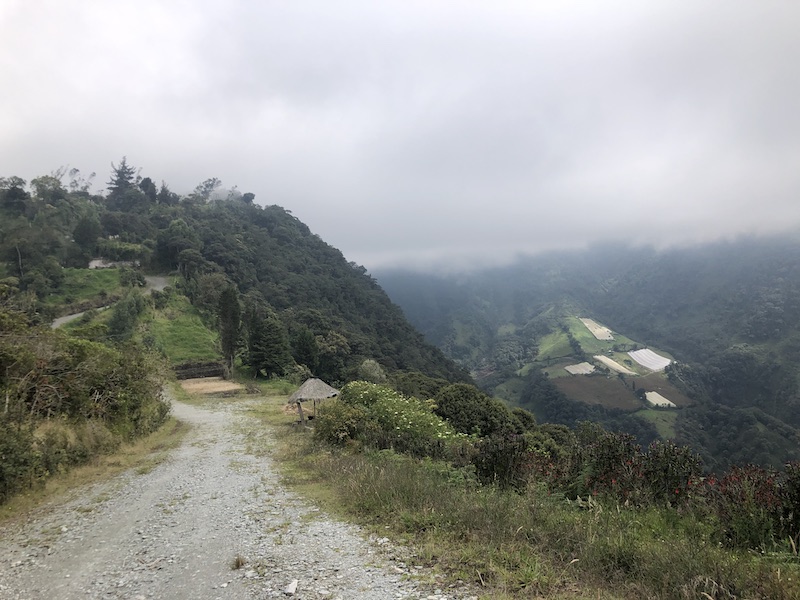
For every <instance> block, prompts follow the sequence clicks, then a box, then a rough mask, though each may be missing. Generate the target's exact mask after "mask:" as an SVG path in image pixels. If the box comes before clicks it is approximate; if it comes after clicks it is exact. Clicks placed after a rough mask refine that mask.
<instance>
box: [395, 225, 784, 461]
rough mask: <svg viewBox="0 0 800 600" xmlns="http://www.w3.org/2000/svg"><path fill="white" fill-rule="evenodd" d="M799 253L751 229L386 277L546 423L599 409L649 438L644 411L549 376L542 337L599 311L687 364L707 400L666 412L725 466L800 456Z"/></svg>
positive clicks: (673, 373)
mask: <svg viewBox="0 0 800 600" xmlns="http://www.w3.org/2000/svg"><path fill="white" fill-rule="evenodd" d="M798 258H800V242H798V240H797V239H796V238H794V237H781V238H769V239H767V238H764V239H760V238H752V239H751V238H748V239H740V240H737V241H735V242H722V243H717V244H710V245H706V246H701V247H694V248H687V249H680V250H670V251H663V252H657V251H655V250H653V249H648V248H629V247H626V246H604V247H595V248H591V249H589V250H586V251H580V252H569V253H557V254H551V255H546V256H539V257H534V258H529V259H526V260H520V261H519V262H517V263H516V264H514V265H512V266H509V267H505V268H501V269H495V270H491V271H483V272H477V273H473V274H467V275H459V276H442V277H438V276H431V275H416V274H411V273H397V272H395V273H382V274H380V275H379V279H380V282H381V285H382V286H384V288H385V289H387V291H388V293H389V294H390V296H391V297H392V298H393V299H394V300H395V301H396V302H397V303H398V304H400V305H401V307H402V308H403V310H404V311H405V313H406V315H407V316H408V317H409V319H410V320H411V321H412V323H414V324H415V325H416V326H417V327H419V328H420V330H421V331H423V332H424V333H425V335H426V336H427V337H428V339H430V340H431V341H432V342H434V343H436V344H437V345H438V346H439V347H440V348H442V349H443V350H444V352H445V353H446V354H448V355H449V356H451V357H453V358H454V359H455V360H457V361H458V362H459V363H460V364H461V365H463V366H464V367H466V368H468V369H470V370H471V371H472V372H473V374H474V375H475V377H476V379H477V381H478V382H479V384H480V385H481V386H482V387H483V388H484V389H486V390H487V391H491V392H492V393H494V394H496V395H499V396H503V397H506V398H507V399H509V400H511V401H512V402H516V403H518V404H520V405H523V406H526V407H530V408H533V409H534V410H535V412H536V413H537V415H538V416H539V417H540V418H541V419H546V420H553V421H557V422H566V423H570V424H571V423H574V422H575V421H577V420H581V419H597V420H600V421H601V422H604V423H606V424H608V425H610V426H612V427H613V426H621V427H622V428H624V429H626V430H628V431H632V432H634V433H637V434H638V435H640V439H643V440H646V439H647V434H646V432H643V431H641V430H640V429H639V427H640V424H632V423H631V420H630V419H631V417H633V418H636V417H637V416H640V415H641V413H637V415H627V416H626V415H622V414H619V412H618V411H616V412H615V411H613V410H612V411H611V413H613V414H609V411H608V410H606V409H604V408H603V407H598V406H593V405H587V404H586V403H585V402H573V401H570V400H569V399H568V398H567V397H566V396H565V395H564V393H562V392H561V391H560V390H559V389H557V387H556V386H555V385H554V384H553V381H552V380H551V379H550V378H549V377H543V369H544V367H545V366H546V362H545V361H543V360H542V358H543V356H542V354H543V352H549V350H550V349H549V348H542V343H543V341H544V343H545V344H547V343H549V342H550V341H551V340H552V339H553V332H558V331H559V328H560V327H561V325H562V324H563V323H564V319H565V318H567V317H569V316H588V317H593V318H595V319H597V320H599V321H601V322H603V323H604V324H605V325H607V326H608V327H610V328H612V329H613V330H614V331H615V332H619V333H621V334H624V335H625V336H627V338H630V339H633V340H636V342H638V343H639V344H641V345H643V346H654V347H658V348H661V349H662V350H663V351H665V352H667V353H669V354H670V355H672V356H673V357H674V358H675V360H676V362H675V364H674V365H673V366H672V368H671V369H670V370H669V372H670V380H671V381H672V383H673V384H675V385H677V386H679V387H680V388H681V391H682V392H683V393H685V394H686V395H687V396H689V397H690V398H691V399H692V400H693V402H694V403H693V405H692V406H687V407H684V408H682V409H680V410H678V411H676V412H675V413H674V414H675V416H674V417H664V416H663V415H662V416H661V417H659V419H660V420H661V421H663V420H664V419H666V418H669V419H671V421H670V423H669V427H668V428H667V429H668V430H669V431H668V433H669V434H670V437H674V438H676V439H677V440H678V441H680V442H683V443H688V444H691V445H692V446H694V447H695V448H697V449H698V450H699V451H700V452H701V454H702V455H703V457H704V459H705V461H706V464H707V465H708V466H709V467H711V468H719V469H723V468H727V467H728V466H729V465H730V464H731V463H743V462H751V461H752V462H758V463H763V464H773V465H778V464H781V463H783V462H784V461H786V460H788V459H792V458H795V457H796V452H797V450H796V449H797V443H798V435H797V429H796V428H797V426H798V425H799V424H800V421H798V416H797V415H798V414H800V413H798V411H797V407H798V397H800V391H799V390H800V388H798V376H799V375H800V369H798V358H799V357H800V354H799V353H800V350H798V349H800V261H798ZM566 353H567V354H571V353H572V350H571V349H569V348H568V349H567V352H566ZM575 356H577V354H575ZM620 418H622V420H623V421H625V422H620ZM643 434H644V435H643ZM653 434H654V432H653V430H652V429H651V431H650V434H649V435H653Z"/></svg>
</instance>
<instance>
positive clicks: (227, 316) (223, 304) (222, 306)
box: [217, 285, 242, 370]
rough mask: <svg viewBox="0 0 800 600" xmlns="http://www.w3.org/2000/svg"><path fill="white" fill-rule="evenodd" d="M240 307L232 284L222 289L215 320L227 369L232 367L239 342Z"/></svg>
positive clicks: (236, 292) (237, 294) (237, 293)
mask: <svg viewBox="0 0 800 600" xmlns="http://www.w3.org/2000/svg"><path fill="white" fill-rule="evenodd" d="M241 317H242V309H241V307H240V306H239V292H238V291H237V290H236V288H235V287H234V286H232V285H230V286H228V287H226V288H225V289H224V290H222V293H221V294H220V295H219V302H218V303H217V320H218V323H219V340H220V345H221V346H222V356H224V357H225V363H226V364H227V365H228V370H230V369H232V368H233V359H234V357H235V356H236V348H237V346H238V344H239V327H240V324H241Z"/></svg>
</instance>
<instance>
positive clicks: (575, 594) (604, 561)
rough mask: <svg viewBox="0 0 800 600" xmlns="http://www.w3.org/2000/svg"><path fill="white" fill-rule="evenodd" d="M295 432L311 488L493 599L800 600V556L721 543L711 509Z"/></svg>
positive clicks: (295, 456)
mask: <svg viewBox="0 0 800 600" xmlns="http://www.w3.org/2000/svg"><path fill="white" fill-rule="evenodd" d="M292 437H293V438H294V439H293V440H292V443H293V444H295V445H294V449H293V452H292V454H291V457H292V461H293V463H294V465H295V468H294V472H295V473H297V472H302V473H303V479H304V481H305V483H306V484H308V482H309V481H311V480H313V481H315V483H316V485H321V486H324V487H325V488H327V489H329V490H332V491H333V497H334V498H335V505H336V506H337V507H338V509H339V510H341V511H343V512H344V513H345V514H347V515H349V516H350V517H353V518H356V519H357V520H359V521H361V522H363V523H367V524H372V525H374V526H376V527H377V528H378V529H380V530H384V529H383V528H386V527H388V528H389V529H390V530H391V531H392V532H393V533H394V534H395V535H396V536H397V537H399V538H403V539H408V540H410V541H412V542H413V543H414V544H415V546H416V547H417V548H418V552H419V553H420V556H421V557H422V559H424V560H425V561H426V562H427V563H428V564H430V565H435V566H437V567H439V568H440V569H442V570H444V571H446V572H448V573H450V574H451V575H452V576H453V577H454V578H460V579H463V580H466V581H470V582H472V583H474V584H476V585H479V586H481V587H483V588H484V589H485V590H486V593H487V596H486V597H515V598H517V597H519V598H538V597H547V598H560V597H570V598H581V597H586V598H589V597H591V598H597V597H606V598H612V597H613V598H657V599H665V600H667V599H680V600H688V599H694V598H705V599H707V598H711V599H712V600H716V599H722V598H760V599H764V600H766V599H771V600H784V599H785V600H788V599H796V598H800V586H798V579H800V569H799V568H798V564H797V562H796V561H792V560H788V561H786V560H784V562H783V563H782V564H773V563H772V562H771V561H770V560H767V559H765V558H764V557H760V556H756V555H754V554H748V553H744V552H734V551H731V550H727V549H723V548H721V547H720V546H719V545H718V544H717V543H716V542H715V541H714V540H713V530H714V524H713V523H710V522H708V519H707V518H706V517H704V516H702V515H694V514H691V513H682V514H681V513H678V512H677V511H675V510H674V509H670V510H667V509H658V508H648V509H641V510H631V509H625V508H618V507H615V506H609V505H604V504H600V503H598V502H596V501H594V500H591V499H586V500H579V501H572V502H570V501H567V500H566V499H565V498H564V497H562V496H557V495H553V494H548V492H547V490H546V489H545V488H544V487H541V486H531V487H529V488H528V489H527V490H525V492H524V493H516V492H513V491H504V490H500V489H498V488H496V487H493V486H481V485H479V484H478V483H477V482H476V480H475V478H474V477H473V476H472V475H471V474H470V472H469V471H465V470H464V469H456V468H453V467H450V466H448V465H446V464H443V463H440V462H436V461H431V460H418V459H413V458H410V457H406V456H401V455H398V454H395V453H393V452H391V451H380V452H363V453H358V454H352V453H348V452H346V451H341V452H340V451H336V452H331V451H328V450H323V449H322V448H320V447H316V446H314V442H313V441H311V440H309V439H307V437H308V436H306V437H302V436H300V437H297V436H292ZM298 441H299V442H300V446H298V445H297V442H298Z"/></svg>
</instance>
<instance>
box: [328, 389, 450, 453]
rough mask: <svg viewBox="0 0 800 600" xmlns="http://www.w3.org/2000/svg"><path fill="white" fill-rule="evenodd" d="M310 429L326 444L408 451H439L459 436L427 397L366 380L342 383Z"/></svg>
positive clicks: (444, 450) (442, 450)
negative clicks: (439, 414)
mask: <svg viewBox="0 0 800 600" xmlns="http://www.w3.org/2000/svg"><path fill="white" fill-rule="evenodd" d="M315 431H319V432H320V433H319V434H318V435H320V437H321V439H323V440H325V441H327V442H329V443H336V444H338V445H342V444H344V443H348V442H349V443H357V444H361V445H364V446H367V447H371V448H378V449H386V448H392V449H394V450H396V451H398V452H407V453H409V454H412V455H414V456H442V455H444V454H445V452H446V449H447V445H448V443H449V442H452V441H454V440H456V439H458V438H459V436H458V435H457V434H456V432H455V431H453V429H452V428H451V427H450V426H449V425H448V424H447V423H446V422H445V421H443V420H442V419H441V418H439V417H438V416H436V415H435V414H433V411H432V406H431V404H430V403H429V402H424V401H422V400H419V399H417V398H413V397H412V398H406V397H405V396H403V395H402V394H400V393H398V392H396V391H395V390H393V389H392V388H390V387H388V386H382V385H377V384H373V383H369V382H366V381H353V382H350V383H348V384H347V385H345V386H344V387H343V388H342V390H341V393H340V395H339V398H338V399H337V400H334V401H329V402H326V403H325V404H323V406H322V407H321V409H320V411H319V415H318V417H317V424H316V425H315Z"/></svg>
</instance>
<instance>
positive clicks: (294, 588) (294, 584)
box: [283, 579, 300, 596]
mask: <svg viewBox="0 0 800 600" xmlns="http://www.w3.org/2000/svg"><path fill="white" fill-rule="evenodd" d="M298 583H300V582H299V581H298V580H297V579H294V580H292V582H291V583H290V584H289V585H287V586H286V589H285V590H283V593H284V594H286V595H287V596H293V595H294V593H295V592H296V591H297V584H298Z"/></svg>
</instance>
